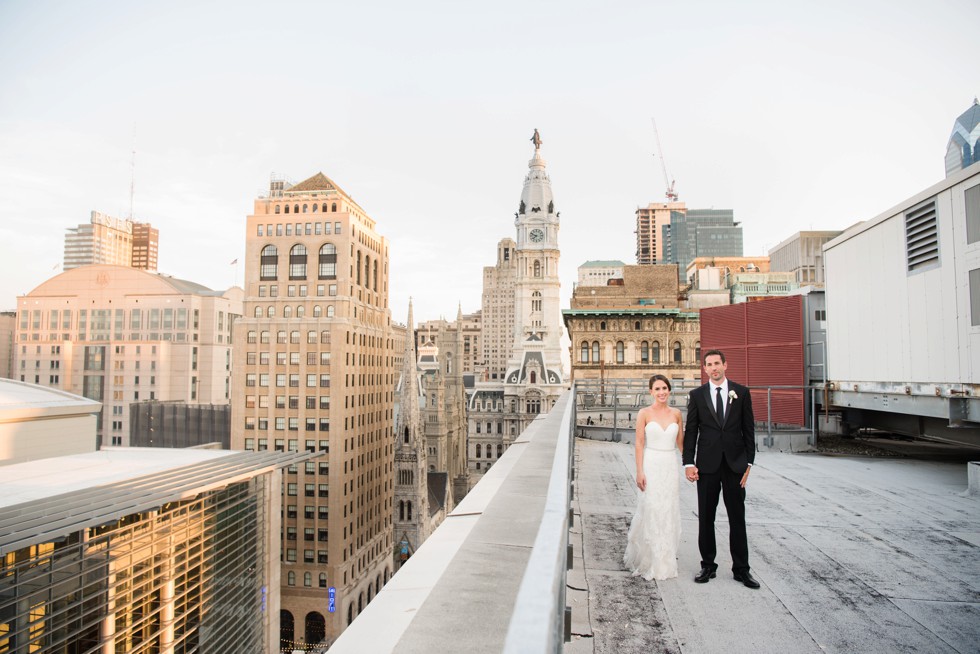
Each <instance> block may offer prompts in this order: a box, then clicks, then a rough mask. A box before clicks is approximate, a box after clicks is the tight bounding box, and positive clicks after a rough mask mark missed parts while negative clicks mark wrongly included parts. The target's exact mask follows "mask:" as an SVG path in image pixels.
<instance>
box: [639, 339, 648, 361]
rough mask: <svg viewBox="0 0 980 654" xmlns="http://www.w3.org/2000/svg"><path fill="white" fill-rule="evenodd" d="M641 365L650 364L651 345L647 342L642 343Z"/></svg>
mask: <svg viewBox="0 0 980 654" xmlns="http://www.w3.org/2000/svg"><path fill="white" fill-rule="evenodd" d="M640 363H650V344H649V343H647V342H646V341H641V342H640Z"/></svg>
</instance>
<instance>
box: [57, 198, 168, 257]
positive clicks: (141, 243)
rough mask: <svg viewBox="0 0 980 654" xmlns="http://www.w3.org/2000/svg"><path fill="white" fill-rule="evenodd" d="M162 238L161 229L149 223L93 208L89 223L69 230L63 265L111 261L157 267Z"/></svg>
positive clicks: (66, 237) (66, 235) (66, 236)
mask: <svg viewBox="0 0 980 654" xmlns="http://www.w3.org/2000/svg"><path fill="white" fill-rule="evenodd" d="M159 238H160V233H159V230H157V229H154V228H153V226H152V225H150V224H149V223H134V222H133V221H132V220H127V219H125V218H114V217H112V216H109V215H106V214H104V213H100V212H98V211H93V212H92V216H91V219H90V220H89V222H88V223H83V224H81V225H78V226H76V227H70V228H69V229H68V230H67V233H66V234H65V260H64V263H63V265H62V268H63V270H71V269H73V268H78V267H79V266H90V265H94V264H108V265H112V266H131V267H133V268H139V269H140V270H149V271H154V270H156V269H157V242H158V241H159Z"/></svg>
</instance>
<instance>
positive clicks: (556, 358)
mask: <svg viewBox="0 0 980 654" xmlns="http://www.w3.org/2000/svg"><path fill="white" fill-rule="evenodd" d="M531 141H532V142H533V143H534V156H533V157H532V158H531V160H530V161H529V162H528V169H529V170H528V173H527V176H526V177H525V178H524V189H523V191H522V192H521V202H520V205H519V206H518V210H517V213H516V214H514V224H515V227H516V228H517V248H516V252H515V254H516V258H517V280H516V284H515V288H514V336H513V345H512V348H511V357H510V360H509V362H508V365H507V374H506V376H505V378H504V379H505V381H506V383H507V384H508V385H510V384H518V385H521V386H527V385H531V386H534V387H539V386H544V387H548V386H552V385H555V386H557V387H563V385H564V374H563V372H562V367H561V343H560V341H561V330H562V320H561V307H560V304H559V303H560V299H559V290H560V288H561V284H560V282H559V280H558V257H559V255H560V252H559V249H558V227H559V224H558V216H559V213H558V212H557V211H556V210H555V200H554V197H553V195H552V192H551V180H550V179H549V178H548V173H547V171H546V170H545V166H546V164H545V160H544V158H542V156H541V143H542V141H541V137H540V136H539V134H538V131H537V130H534V136H533V137H532V138H531ZM541 390H544V389H541ZM558 393H560V391H558ZM551 394H552V393H551V392H550V391H548V392H546V393H545V395H549V396H550V395H551ZM556 395H557V394H556ZM552 403H553V399H552V401H551V402H543V403H542V406H541V411H542V412H545V411H547V410H548V409H550V408H551V404H552Z"/></svg>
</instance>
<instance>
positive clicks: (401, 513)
mask: <svg viewBox="0 0 980 654" xmlns="http://www.w3.org/2000/svg"><path fill="white" fill-rule="evenodd" d="M398 519H399V520H404V519H405V500H398Z"/></svg>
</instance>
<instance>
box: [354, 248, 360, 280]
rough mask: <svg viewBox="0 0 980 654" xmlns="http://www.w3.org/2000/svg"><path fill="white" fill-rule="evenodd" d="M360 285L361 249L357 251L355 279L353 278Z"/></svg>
mask: <svg viewBox="0 0 980 654" xmlns="http://www.w3.org/2000/svg"><path fill="white" fill-rule="evenodd" d="M355 281H356V282H357V284H358V286H360V284H361V251H360V250H358V251H357V279H356V280H355Z"/></svg>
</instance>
